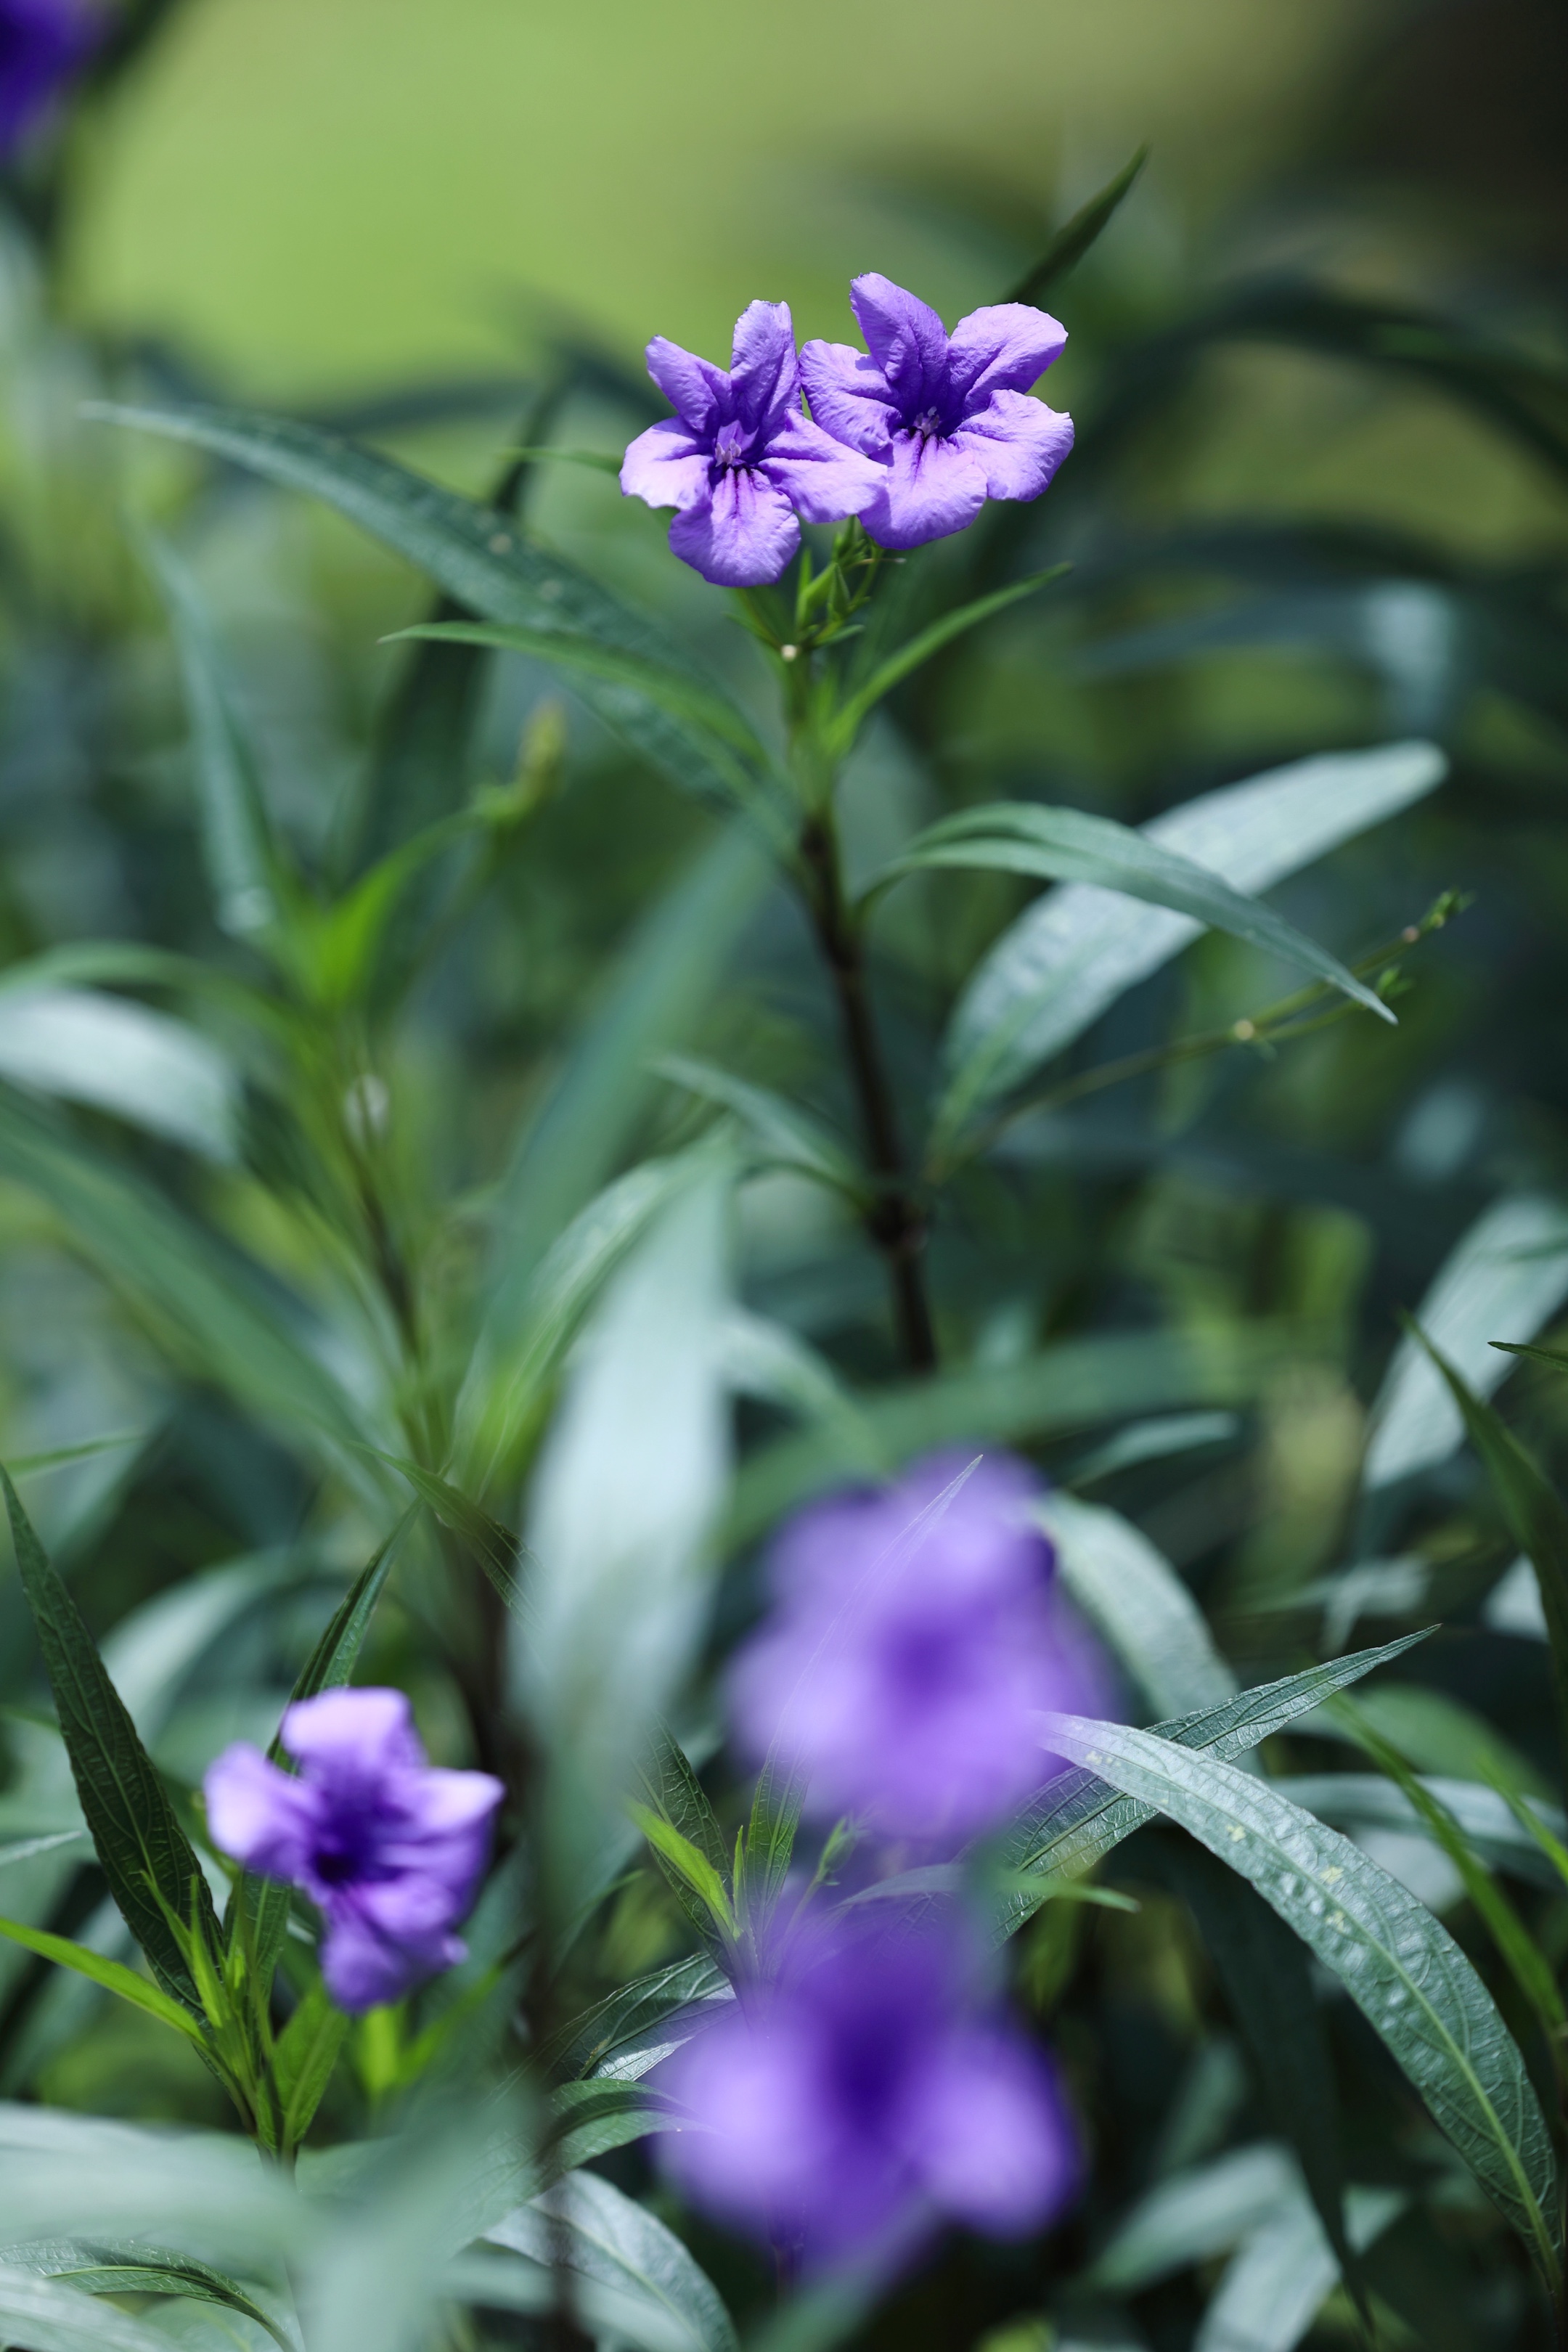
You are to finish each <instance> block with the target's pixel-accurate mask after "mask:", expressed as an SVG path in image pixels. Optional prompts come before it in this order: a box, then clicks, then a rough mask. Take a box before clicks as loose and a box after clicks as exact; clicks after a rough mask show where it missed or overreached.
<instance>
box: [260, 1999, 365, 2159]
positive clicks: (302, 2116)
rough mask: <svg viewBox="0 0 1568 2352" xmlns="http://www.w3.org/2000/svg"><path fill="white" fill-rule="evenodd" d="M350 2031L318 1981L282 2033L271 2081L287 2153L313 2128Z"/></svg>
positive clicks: (273, 2063)
mask: <svg viewBox="0 0 1568 2352" xmlns="http://www.w3.org/2000/svg"><path fill="white" fill-rule="evenodd" d="M348 2030H349V2021H348V2019H347V2018H346V2017H345V2016H344V2015H343V2012H342V2010H340V2009H334V2008H333V2006H332V2003H331V2000H330V1998H329V1997H328V1993H327V1990H326V1987H325V1986H324V1985H323V1984H321V1983H320V1982H319V1981H318V1982H317V1983H315V1984H313V1985H312V1986H311V1987H310V1990H309V1991H308V1992H307V1993H306V1994H305V1996H304V1998H303V2000H301V2001H300V2004H299V2006H298V2007H297V2008H296V2010H295V2011H294V2014H293V2016H292V2017H291V2018H290V2019H289V2022H288V2024H287V2025H286V2026H285V2027H284V2029H283V2031H282V2032H281V2033H280V2034H279V2037H278V2045H277V2048H276V2049H275V2050H274V2052H273V2053H272V2083H273V2088H274V2090H275V2091H276V2093H277V2096H278V2106H279V2114H280V2116H281V2117H282V2132H281V2142H282V2146H283V2147H284V2149H285V2150H291V2149H293V2148H296V2147H299V2145H300V2141H301V2140H302V2139H303V2138H304V2137H305V2134H306V2133H307V2132H308V2131H309V2130H310V2122H311V2118H312V2117H313V2116H314V2115H315V2112H316V2109H317V2108H318V2107H319V2106H320V2105H321V2101H322V2099H323V2098H324V2097H325V2096H326V2091H327V2085H328V2084H329V2083H330V2082H331V2079H332V2070H333V2068H334V2067H335V2066H336V2064H337V2063H338V2055H339V2053H340V2052H341V2051H342V2046H343V2041H344V2038H345V2036H346V2035H347V2033H348Z"/></svg>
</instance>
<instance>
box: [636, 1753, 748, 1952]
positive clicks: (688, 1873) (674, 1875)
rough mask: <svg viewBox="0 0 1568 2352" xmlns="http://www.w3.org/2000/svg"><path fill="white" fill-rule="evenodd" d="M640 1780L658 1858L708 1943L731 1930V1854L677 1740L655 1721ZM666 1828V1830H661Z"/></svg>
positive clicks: (643, 1811) (645, 1827) (640, 1813)
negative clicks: (728, 1886)
mask: <svg viewBox="0 0 1568 2352" xmlns="http://www.w3.org/2000/svg"><path fill="white" fill-rule="evenodd" d="M637 1779H638V1780H639V1781H640V1783H641V1785H642V1788H643V1790H644V1793H645V1794H646V1796H647V1800H648V1803H647V1806H646V1807H638V1808H637V1809H636V1813H637V1822H638V1826H639V1827H640V1828H641V1829H642V1831H643V1833H644V1835H645V1836H646V1837H647V1841H648V1843H649V1845H650V1846H651V1847H652V1849H653V1853H654V1858H655V1860H656V1861H657V1862H658V1866H659V1869H660V1871H661V1873H662V1874H663V1876H664V1878H665V1880H666V1882H667V1884H668V1886H669V1889H670V1892H671V1893H672V1894H673V1895H674V1896H675V1898H676V1900H677V1902H678V1903H679V1905H680V1907H681V1909H682V1910H683V1911H684V1912H685V1914H686V1916H687V1917H688V1918H689V1920H690V1922H691V1924H692V1926H693V1927H695V1928H696V1929H697V1932H698V1934H699V1935H700V1936H701V1937H702V1938H703V1940H704V1942H705V1943H709V1944H711V1943H713V1942H714V1939H715V1937H716V1934H717V1933H718V1931H719V1930H720V1929H723V1930H725V1931H726V1932H729V1933H733V1927H734V1922H733V1919H732V1917H731V1912H730V1904H729V1897H728V1895H727V1893H726V1891H725V1889H726V1885H727V1882H728V1878H729V1873H730V1853H729V1849H728V1847H727V1845H726V1844H725V1841H724V1832H723V1831H722V1830H721V1828H720V1826H719V1818H718V1815H717V1814H716V1813H715V1812H714V1811H713V1808H712V1806H711V1805H710V1803H709V1801H708V1798H707V1794H706V1792H705V1790H704V1789H703V1787H702V1783H701V1782H700V1780H699V1779H698V1777H697V1775H696V1773H695V1772H694V1771H693V1770H692V1769H691V1764H690V1760H689V1758H688V1756H687V1754H686V1751H685V1749H684V1748H682V1747H681V1745H680V1743H679V1740H678V1739H677V1738H675V1736H674V1734H673V1733H672V1732H671V1731H670V1730H669V1729H668V1726H667V1725H665V1724H662V1723H660V1724H656V1725H655V1727H654V1731H653V1737H652V1738H651V1740H650V1741H649V1743H648V1748H647V1754H646V1755H645V1757H644V1758H643V1759H642V1760H641V1762H640V1764H639V1766H638V1769H637ZM661 1827H662V1829H663V1831H664V1832H666V1834H665V1835H663V1836H661V1835H659V1834H658V1831H659V1829H660V1828H661Z"/></svg>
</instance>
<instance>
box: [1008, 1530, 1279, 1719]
mask: <svg viewBox="0 0 1568 2352" xmlns="http://www.w3.org/2000/svg"><path fill="white" fill-rule="evenodd" d="M1038 1516H1039V1519H1040V1524H1041V1525H1042V1527H1044V1528H1045V1530H1046V1533H1047V1535H1048V1536H1049V1537H1050V1538H1051V1541H1052V1543H1053V1544H1054V1546H1055V1548H1056V1554H1057V1560H1058V1569H1059V1571H1060V1574H1061V1578H1062V1581H1063V1583H1064V1584H1065V1586H1066V1587H1067V1590H1068V1592H1070V1593H1071V1595H1072V1597H1073V1599H1074V1600H1075V1601H1077V1603H1078V1605H1079V1608H1080V1609H1081V1610H1082V1611H1083V1612H1084V1613H1085V1614H1086V1615H1087V1616H1088V1617H1089V1618H1090V1619H1091V1620H1092V1621H1093V1622H1094V1624H1095V1625H1096V1626H1097V1627H1098V1628H1099V1631H1100V1633H1101V1634H1102V1635H1103V1636H1104V1638H1105V1640H1106V1641H1107V1642H1108V1643H1110V1647H1111V1649H1112V1650H1113V1651H1114V1652H1115V1654H1116V1655H1117V1656H1118V1657H1119V1658H1120V1659H1121V1664H1123V1665H1124V1666H1125V1667H1126V1668H1127V1671H1128V1673H1129V1674H1130V1675H1131V1676H1132V1678H1133V1680H1134V1682H1136V1683H1137V1685H1138V1686H1139V1688H1140V1689H1141V1690H1142V1693H1143V1696H1144V1697H1145V1698H1146V1699H1147V1700H1148V1703H1149V1706H1150V1707H1151V1708H1152V1711H1153V1713H1154V1714H1156V1715H1163V1716H1173V1715H1185V1714H1187V1713H1189V1712H1190V1711H1191V1709H1193V1708H1194V1707H1199V1706H1220V1705H1223V1704H1224V1702H1225V1701H1226V1699H1228V1698H1233V1697H1234V1696H1236V1676H1235V1675H1234V1674H1233V1673H1232V1672H1231V1669H1230V1667H1229V1666H1228V1665H1227V1664H1226V1661H1225V1659H1224V1658H1223V1657H1221V1655H1220V1654H1219V1652H1218V1650H1217V1649H1216V1648H1215V1642H1214V1636H1213V1635H1212V1633H1210V1632H1209V1629H1208V1626H1207V1625H1206V1623H1205V1621H1204V1613H1203V1612H1202V1610H1201V1609H1200V1608H1199V1607H1198V1604H1197V1602H1196V1601H1194V1599H1193V1596H1192V1594H1191V1592H1190V1591H1188V1590H1187V1587H1186V1586H1185V1585H1184V1583H1183V1581H1182V1580H1181V1578H1180V1577H1179V1576H1178V1575H1177V1573H1176V1571H1175V1570H1174V1569H1173V1567H1172V1566H1171V1563H1170V1561H1169V1560H1168V1559H1164V1558H1163V1556H1162V1555H1161V1554H1160V1553H1159V1552H1158V1551H1157V1550H1156V1549H1155V1548H1154V1546H1153V1545H1152V1543H1151V1542H1150V1541H1149V1538H1147V1536H1145V1535H1143V1534H1142V1533H1141V1532H1140V1530H1139V1529H1138V1528H1135V1527H1133V1526H1132V1525H1131V1523H1130V1522H1129V1521H1128V1520H1126V1519H1124V1518H1122V1517H1121V1515H1120V1514H1119V1513H1118V1512H1116V1511H1110V1510H1105V1509H1103V1508H1102V1507H1100V1505H1099V1504H1095V1503H1081V1502H1079V1500H1078V1499H1077V1497H1076V1496H1071V1495H1067V1494H1063V1493H1061V1492H1060V1491H1059V1490H1058V1492H1056V1493H1053V1494H1051V1495H1048V1496H1047V1497H1046V1499H1045V1501H1044V1502H1043V1503H1041V1505H1040V1506H1039V1512H1038Z"/></svg>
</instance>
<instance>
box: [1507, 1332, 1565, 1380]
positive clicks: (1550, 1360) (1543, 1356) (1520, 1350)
mask: <svg viewBox="0 0 1568 2352" xmlns="http://www.w3.org/2000/svg"><path fill="white" fill-rule="evenodd" d="M1487 1345H1488V1346H1489V1347H1491V1348H1497V1349H1500V1350H1501V1352H1502V1353H1503V1354H1504V1355H1505V1356H1533V1357H1534V1359H1535V1360H1536V1362H1537V1363H1538V1364H1550V1365H1551V1367H1552V1370H1553V1371H1554V1372H1568V1356H1565V1355H1564V1354H1563V1351H1562V1349H1560V1348H1527V1347H1526V1346H1525V1345H1524V1343H1523V1342H1522V1341H1521V1340H1519V1339H1489V1341H1488V1342H1487Z"/></svg>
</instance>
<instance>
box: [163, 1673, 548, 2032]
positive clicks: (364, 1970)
mask: <svg viewBox="0 0 1568 2352" xmlns="http://www.w3.org/2000/svg"><path fill="white" fill-rule="evenodd" d="M283 1737H284V1742H285V1745H286V1746H287V1747H288V1748H289V1751H290V1753H291V1754H293V1755H294V1756H296V1757H297V1758H298V1759H299V1761H300V1775H299V1777H298V1779H295V1778H292V1777H291V1776H290V1775H289V1774H288V1773H286V1772H281V1771H279V1769H278V1768H277V1766H276V1765H273V1764H269V1763H268V1761H267V1759H266V1758H265V1757H263V1756H261V1755H259V1754H258V1751H257V1750H256V1749H255V1748H244V1747H240V1748H230V1749H229V1751H228V1753H227V1754H226V1756H221V1757H219V1759H218V1760H217V1762H216V1764H215V1765H214V1766H213V1767H212V1769H211V1770H210V1771H209V1773H208V1774H207V1778H206V1796H207V1819H208V1823H209V1826H210V1828H211V1830H212V1833H213V1837H214V1840H215V1842H216V1843H217V1844H218V1845H219V1846H220V1847H221V1848H222V1849H223V1851H224V1852H226V1853H232V1854H233V1855H234V1856H235V1857H236V1858H237V1860H238V1861H241V1862H243V1863H245V1864H247V1867H249V1868H252V1869H257V1870H260V1871H262V1872H264V1873H265V1874H266V1875H267V1876H268V1877H272V1878H283V1879H287V1880H289V1882H290V1883H291V1884H292V1885H296V1886H299V1887H301V1888H303V1890H304V1892H305V1893H306V1894H307V1895H310V1899H311V1901H312V1902H313V1903H314V1904H315V1905H316V1906H317V1908H318V1909H319V1910H320V1912H321V1916H322V1919H323V1921H324V1923H325V1927H326V1934H325V1936H324V1937H323V1940H322V1946H321V1968H322V1973H323V1975H324V1977H325V1979H326V1982H327V1987H328V1990H329V1991H330V1992H331V1996H332V1998H333V2000H335V2001H336V2002H337V2003H338V2005H339V2007H340V2008H342V2009H347V2010H363V2009H367V2008H372V2007H374V2006H375V2005H376V2004H377V2003H379V2002H382V2001H387V2000H399V1999H401V1997H402V1996H403V1994H404V1993H405V1992H407V1991H408V1990H409V1989H410V1988H411V1987H412V1986H413V1985H415V1984H417V1983H418V1982H419V1981H420V1979H422V1978H424V1977H427V1976H431V1975H433V1974H434V1973H435V1972H436V1970H437V1969H445V1968H450V1967H451V1966H452V1965H453V1964H454V1962H455V1961H457V1960H459V1959H461V1958H462V1957H463V1950H464V1947H463V1946H462V1944H461V1943H460V1942H459V1941H458V1937H456V1936H455V1935H454V1934H453V1932H452V1930H453V1928H454V1927H456V1925H457V1923H458V1920H459V1919H461V1918H462V1917H463V1916H464V1914H465V1913H466V1912H467V1911H468V1908H469V1906H470V1905H471V1904H472V1902H473V1898H474V1891H475V1888H476V1887H477V1885H478V1884H479V1876H480V1874H481V1873H482V1871H483V1869H484V1864H485V1857H486V1854H487V1853H488V1852H489V1836H490V1824H491V1822H492V1819H493V1817H494V1813H495V1810H496V1807H497V1806H498V1805H499V1804H500V1800H501V1798H502V1796H503V1794H504V1793H505V1792H504V1790H503V1789H502V1787H501V1783H500V1781H499V1780H492V1779H491V1777H490V1776H489V1773H486V1772H448V1771H437V1770H432V1769H430V1767H429V1766H428V1765H427V1764H426V1760H425V1750H424V1748H422V1747H421V1746H420V1743H419V1738H418V1735H417V1733H416V1731H415V1728H414V1724H413V1717H412V1715H411V1713H410V1709H409V1706H408V1701H407V1699H406V1698H405V1696H404V1695H403V1693H402V1692H401V1691H395V1690H335V1691H323V1692H322V1693H321V1694H320V1696H317V1697H315V1698H311V1699H304V1700H301V1701H300V1703H299V1704H298V1705H297V1706H291V1707H290V1708H289V1710H288V1712H287V1714H286V1715H285V1717H284V1720H283Z"/></svg>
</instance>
